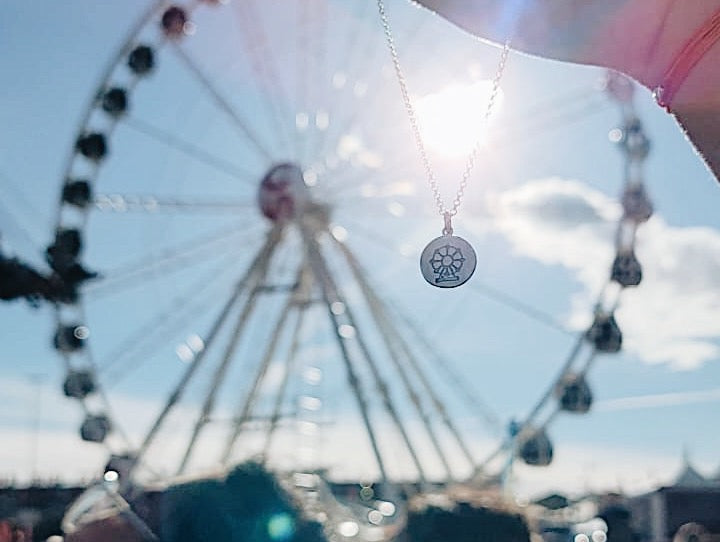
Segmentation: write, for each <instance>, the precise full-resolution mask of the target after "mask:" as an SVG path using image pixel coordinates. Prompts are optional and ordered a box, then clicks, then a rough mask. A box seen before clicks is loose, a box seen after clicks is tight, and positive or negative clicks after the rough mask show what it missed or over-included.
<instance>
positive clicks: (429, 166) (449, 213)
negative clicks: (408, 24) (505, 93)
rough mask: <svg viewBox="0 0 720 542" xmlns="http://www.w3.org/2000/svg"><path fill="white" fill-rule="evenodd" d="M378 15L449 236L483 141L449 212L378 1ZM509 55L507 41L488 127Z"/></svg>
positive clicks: (469, 161)
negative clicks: (452, 221) (452, 220)
mask: <svg viewBox="0 0 720 542" xmlns="http://www.w3.org/2000/svg"><path fill="white" fill-rule="evenodd" d="M377 5H378V11H379V12H380V20H381V21H382V25H383V29H384V31H385V38H386V41H387V45H388V49H389V50H390V56H391V57H392V62H393V67H394V68H395V75H397V80H398V83H399V84H400V93H401V94H402V98H403V102H404V104H405V109H406V111H407V114H408V118H409V119H410V126H411V127H412V131H413V135H414V136H415V144H416V145H417V148H418V151H419V152H420V157H421V158H422V162H423V165H424V166H425V172H426V173H427V178H428V184H429V185H430V188H431V190H432V193H433V196H434V198H435V205H436V207H437V209H438V212H439V213H440V215H442V216H444V217H445V228H444V229H443V233H444V234H448V235H449V234H452V226H451V223H450V222H451V220H450V219H451V218H452V217H453V216H455V215H456V214H457V212H458V209H459V208H460V203H461V202H462V199H463V196H464V195H465V188H466V187H467V184H468V180H469V179H470V172H471V171H472V170H473V168H474V167H475V162H476V161H477V154H478V152H479V151H480V146H481V144H482V141H481V140H480V139H478V141H477V142H476V143H475V146H474V147H473V149H472V151H471V152H470V155H469V156H468V158H467V162H466V163H465V170H464V171H463V174H462V179H461V180H460V186H459V187H458V189H457V193H456V194H455V199H454V200H453V202H452V207H450V208H449V209H448V208H447V207H445V202H444V201H443V199H442V196H441V195H440V189H439V187H438V184H437V181H436V179H435V173H434V170H433V167H432V163H431V162H430V158H429V157H428V154H427V151H426V150H425V144H424V143H423V139H422V136H421V135H420V127H419V125H418V120H417V115H416V114H415V107H413V103H412V100H411V99H410V92H409V91H408V87H407V81H406V79H405V75H404V73H403V70H402V68H401V67H400V58H399V56H398V52H397V48H396V47H395V39H394V38H393V34H392V30H391V29H390V21H389V20H388V16H387V13H386V11H385V3H384V2H383V0H377ZM509 52H510V40H507V41H506V42H505V44H504V45H503V50H502V53H501V54H500V61H499V62H498V67H497V72H496V73H495V77H494V79H493V83H492V91H491V92H490V97H489V98H488V103H487V108H486V109H485V115H484V116H483V119H482V122H483V123H487V121H488V119H489V118H490V114H491V113H492V110H493V106H494V105H495V99H496V98H497V95H498V91H499V90H500V79H502V75H503V72H504V71H505V64H507V57H508V53H509Z"/></svg>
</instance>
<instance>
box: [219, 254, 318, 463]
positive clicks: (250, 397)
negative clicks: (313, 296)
mask: <svg viewBox="0 0 720 542" xmlns="http://www.w3.org/2000/svg"><path fill="white" fill-rule="evenodd" d="M304 271H305V270H304V269H303V268H302V267H301V268H300V270H299V271H298V276H297V279H296V282H295V284H297V287H296V288H295V289H294V291H293V292H292V293H291V294H290V295H289V296H288V300H287V302H286V303H285V306H284V307H283V309H282V312H281V313H280V317H279V318H278V321H277V322H276V323H275V325H274V327H273V333H272V337H271V338H270V341H269V342H268V345H267V348H266V349H265V354H264V355H263V358H262V360H261V362H260V365H259V367H258V370H257V372H256V373H255V379H254V380H253V383H252V385H251V387H250V390H249V391H248V394H247V396H246V397H245V400H244V401H243V403H242V405H241V407H240V409H239V413H238V415H237V416H235V418H234V419H233V424H232V432H231V434H230V436H229V438H228V439H227V441H226V444H225V451H224V452H223V454H222V456H221V459H220V462H221V463H222V464H223V465H227V463H228V461H229V460H230V457H231V455H232V450H233V448H234V446H235V443H236V442H237V439H238V437H239V436H240V432H241V431H242V427H243V425H244V424H245V423H246V422H247V421H248V419H249V418H250V415H251V414H252V409H253V406H254V405H255V401H256V399H257V394H258V391H259V390H260V387H261V386H262V382H263V380H264V378H265V376H266V375H267V371H268V368H269V367H270V362H271V361H272V359H273V356H274V355H275V351H276V350H277V345H278V342H279V340H280V336H281V335H282V332H283V331H285V324H286V323H287V320H288V318H289V316H290V313H291V311H292V309H293V308H297V306H298V305H299V303H300V302H301V299H302V298H303V297H306V295H307V284H306V283H307V277H305V275H306V273H305V272H304Z"/></svg>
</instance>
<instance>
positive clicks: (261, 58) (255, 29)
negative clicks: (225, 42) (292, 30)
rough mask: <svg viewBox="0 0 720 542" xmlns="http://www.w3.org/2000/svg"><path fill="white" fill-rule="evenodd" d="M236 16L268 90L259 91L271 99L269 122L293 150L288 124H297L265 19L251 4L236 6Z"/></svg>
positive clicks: (288, 147) (269, 101)
mask: <svg viewBox="0 0 720 542" xmlns="http://www.w3.org/2000/svg"><path fill="white" fill-rule="evenodd" d="M234 13H235V15H236V19H237V21H238V23H239V25H240V26H241V31H240V35H241V37H242V38H243V40H244V43H245V50H246V51H249V52H250V54H251V56H252V62H253V66H252V67H253V71H255V72H256V73H257V75H258V76H259V77H260V78H261V79H262V80H263V81H261V85H262V84H263V83H264V84H266V85H267V88H262V87H261V88H259V89H258V90H260V91H261V93H262V94H263V95H266V96H268V98H269V100H268V102H266V103H267V104H268V108H269V112H270V118H271V119H272V121H273V124H274V129H275V131H276V133H277V134H278V135H279V136H280V135H281V137H282V139H283V140H284V143H285V145H286V148H287V149H288V151H290V150H291V148H290V147H291V139H292V134H291V129H290V128H289V126H290V123H289V122H288V121H290V120H294V119H293V118H292V116H291V115H290V113H289V111H288V110H287V107H288V105H289V104H290V101H289V99H288V98H287V93H286V90H285V87H284V85H283V83H282V81H281V79H280V78H279V77H278V70H277V59H276V58H275V57H274V48H273V47H268V44H269V43H271V41H270V40H269V39H268V37H267V32H266V31H265V28H264V26H263V24H262V22H261V21H262V17H261V16H260V14H259V13H258V12H257V9H256V6H255V4H254V2H252V1H247V0H246V1H245V2H236V3H235V9H234Z"/></svg>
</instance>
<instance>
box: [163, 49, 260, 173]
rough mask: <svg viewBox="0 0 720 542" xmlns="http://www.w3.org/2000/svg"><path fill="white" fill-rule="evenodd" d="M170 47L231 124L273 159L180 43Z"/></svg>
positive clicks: (257, 149) (258, 149)
mask: <svg viewBox="0 0 720 542" xmlns="http://www.w3.org/2000/svg"><path fill="white" fill-rule="evenodd" d="M173 45H174V47H173V48H172V49H173V51H175V53H177V55H178V57H179V58H180V59H181V60H182V61H183V63H184V65H185V66H186V67H187V68H188V71H189V72H190V73H191V74H192V75H194V76H195V78H196V79H197V80H198V81H199V82H200V84H201V85H202V86H203V88H204V89H205V90H206V91H207V92H208V94H210V97H211V98H212V99H213V101H214V102H215V104H216V105H217V106H218V108H220V109H221V110H222V111H223V112H224V113H225V114H226V115H227V116H228V117H229V118H230V120H232V121H233V125H234V126H235V128H236V129H237V130H238V132H239V134H240V135H241V136H242V137H243V139H245V140H246V141H248V142H249V143H251V145H252V147H253V148H254V149H255V150H256V151H257V152H258V153H259V154H260V155H261V156H262V157H263V158H264V159H265V160H266V161H267V162H272V161H273V155H272V153H271V152H270V151H269V150H268V148H267V146H266V145H265V144H263V143H262V142H261V140H260V138H259V136H258V135H257V134H256V133H255V132H254V131H253V130H251V129H250V128H249V125H248V123H247V121H246V120H245V119H244V118H243V117H242V115H240V113H239V112H238V111H236V109H235V107H234V106H233V105H232V104H231V103H230V102H229V101H227V100H226V99H225V97H224V96H223V95H222V93H221V92H220V91H219V90H218V89H217V88H216V87H215V85H214V84H213V83H212V82H211V81H210V79H208V77H207V76H206V75H205V73H204V72H203V71H202V69H201V68H200V66H199V65H198V64H197V63H196V62H195V61H194V60H193V59H192V58H191V57H190V56H189V55H188V53H187V52H186V51H185V50H184V49H183V48H182V47H180V45H178V44H176V43H173Z"/></svg>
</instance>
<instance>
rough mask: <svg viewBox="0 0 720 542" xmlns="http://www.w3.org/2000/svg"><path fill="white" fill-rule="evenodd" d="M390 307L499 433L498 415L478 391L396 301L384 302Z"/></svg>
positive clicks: (500, 426)
mask: <svg viewBox="0 0 720 542" xmlns="http://www.w3.org/2000/svg"><path fill="white" fill-rule="evenodd" d="M391 307H394V308H395V310H394V311H393V314H396V315H397V316H398V318H400V320H402V321H403V323H404V324H405V325H406V326H407V328H408V329H409V330H410V331H411V332H412V334H413V336H414V338H415V340H417V341H418V343H419V344H420V345H422V347H423V349H424V350H425V351H427V352H429V353H430V354H431V356H432V357H433V358H434V360H435V364H434V366H435V367H437V368H438V369H442V371H441V373H442V374H444V375H446V377H447V378H448V380H449V381H450V382H451V383H452V385H453V386H454V388H455V389H457V390H458V391H459V392H460V393H461V394H462V395H463V396H464V397H465V400H466V401H467V402H468V404H471V405H473V406H474V407H475V409H476V411H477V413H478V414H479V415H480V417H482V419H483V420H484V421H485V423H486V425H487V426H488V427H490V428H491V430H492V431H493V432H494V433H496V434H500V433H501V432H502V430H503V427H502V423H501V422H500V416H499V415H498V414H497V413H496V412H495V411H493V410H492V409H491V408H490V406H489V405H488V404H487V403H486V402H485V401H483V400H482V399H481V398H480V397H479V395H478V392H476V391H475V390H472V389H471V388H470V386H469V383H468V380H467V379H466V378H464V377H462V376H461V375H460V374H458V373H457V372H456V371H455V369H454V368H453V366H452V362H451V361H450V359H449V358H448V357H447V356H443V355H442V354H441V353H440V352H439V351H438V349H437V348H436V347H435V346H434V345H433V344H431V342H430V341H429V340H428V339H427V335H426V334H425V333H423V332H422V330H421V329H420V327H419V326H418V325H417V323H416V322H414V321H413V320H412V319H411V318H410V317H409V316H408V315H407V314H406V313H405V312H403V311H400V310H399V307H398V304H397V303H395V302H392V303H387V304H386V308H391Z"/></svg>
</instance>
